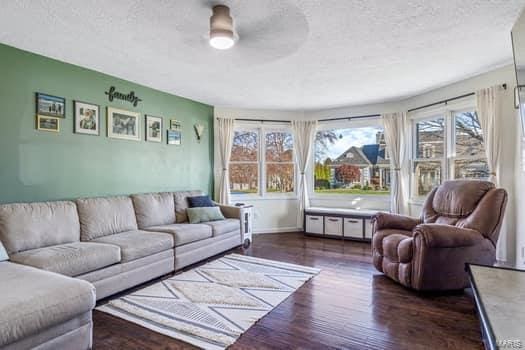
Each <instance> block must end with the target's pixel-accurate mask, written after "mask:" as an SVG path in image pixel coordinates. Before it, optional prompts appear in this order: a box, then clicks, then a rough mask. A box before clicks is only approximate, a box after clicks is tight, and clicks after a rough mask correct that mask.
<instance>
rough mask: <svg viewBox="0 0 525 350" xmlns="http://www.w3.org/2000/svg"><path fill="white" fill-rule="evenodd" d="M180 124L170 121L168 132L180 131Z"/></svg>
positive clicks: (175, 120) (174, 120)
mask: <svg viewBox="0 0 525 350" xmlns="http://www.w3.org/2000/svg"><path fill="white" fill-rule="evenodd" d="M180 128H181V123H180V121H178V120H177V119H170V130H180Z"/></svg>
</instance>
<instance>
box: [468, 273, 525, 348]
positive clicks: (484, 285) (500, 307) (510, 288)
mask: <svg viewBox="0 0 525 350" xmlns="http://www.w3.org/2000/svg"><path fill="white" fill-rule="evenodd" d="M465 268H466V270H467V272H468V274H469V279H470V285H471V287H472V292H473V295H474V299H475V302H476V309H477V312H478V317H479V321H480V324H481V334H482V337H483V343H484V345H485V348H486V349H490V350H493V349H494V350H496V349H524V348H525V271H523V270H517V269H512V268H506V267H495V266H485V265H477V264H466V267H465Z"/></svg>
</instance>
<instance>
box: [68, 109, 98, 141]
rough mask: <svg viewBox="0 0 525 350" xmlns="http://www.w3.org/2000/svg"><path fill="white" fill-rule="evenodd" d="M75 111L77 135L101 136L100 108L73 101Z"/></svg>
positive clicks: (75, 131) (74, 130)
mask: <svg viewBox="0 0 525 350" xmlns="http://www.w3.org/2000/svg"><path fill="white" fill-rule="evenodd" d="M73 109H74V113H73V115H74V128H73V132H74V133H75V134H84V135H94V136H99V135H100V106H99V105H96V104H93V103H88V102H82V101H73Z"/></svg>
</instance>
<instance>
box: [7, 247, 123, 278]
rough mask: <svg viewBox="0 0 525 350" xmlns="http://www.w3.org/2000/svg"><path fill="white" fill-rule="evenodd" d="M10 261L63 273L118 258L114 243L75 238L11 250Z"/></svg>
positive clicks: (74, 272)
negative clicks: (36, 246)
mask: <svg viewBox="0 0 525 350" xmlns="http://www.w3.org/2000/svg"><path fill="white" fill-rule="evenodd" d="M11 261H13V262H17V263H20V264H24V265H29V266H33V267H37V268H39V269H42V270H47V271H52V272H56V273H60V274H62V275H66V276H78V275H81V274H84V273H88V272H91V271H95V270H98V269H101V268H103V267H106V266H109V265H113V264H116V263H118V262H120V248H119V247H117V246H116V245H110V244H101V243H86V242H76V243H69V244H61V245H55V246H52V247H45V248H40V249H32V250H26V251H25V252H22V253H18V254H14V255H12V256H11Z"/></svg>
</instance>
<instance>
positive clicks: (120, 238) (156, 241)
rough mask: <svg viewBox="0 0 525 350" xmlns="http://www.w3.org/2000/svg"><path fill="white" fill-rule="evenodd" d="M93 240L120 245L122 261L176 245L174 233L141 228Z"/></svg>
mask: <svg viewBox="0 0 525 350" xmlns="http://www.w3.org/2000/svg"><path fill="white" fill-rule="evenodd" d="M93 242H98V243H107V244H114V245H116V246H119V247H120V255H121V257H122V259H121V261H122V262H126V261H131V260H135V259H139V258H143V257H145V256H149V255H152V254H155V253H159V252H162V251H165V250H168V249H171V248H173V247H174V245H173V236H172V235H170V234H166V233H161V232H148V231H140V230H134V231H128V232H122V233H117V234H114V235H110V236H104V237H100V238H97V239H95V240H93Z"/></svg>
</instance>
